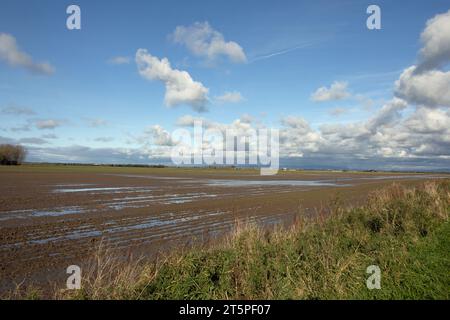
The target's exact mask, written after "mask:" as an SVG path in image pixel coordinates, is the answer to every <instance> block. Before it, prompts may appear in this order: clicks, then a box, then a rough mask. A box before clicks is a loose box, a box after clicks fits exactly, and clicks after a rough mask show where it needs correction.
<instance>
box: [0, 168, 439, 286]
mask: <svg viewBox="0 0 450 320" xmlns="http://www.w3.org/2000/svg"><path fill="white" fill-rule="evenodd" d="M258 173H259V171H256V170H232V169H216V170H214V169H171V168H163V169H157V168H113V167H95V166H91V167H69V166H67V167H65V166H21V167H2V168H0V177H1V182H2V183H1V184H0V279H1V280H0V288H1V290H3V291H4V290H6V289H8V288H11V287H13V286H14V285H15V284H18V283H20V282H22V281H25V282H40V283H42V282H46V281H48V280H51V279H55V278H61V279H65V277H66V275H65V270H66V268H67V266H69V265H73V264H75V265H81V266H82V265H84V264H85V263H86V260H87V257H89V255H90V254H91V253H92V251H93V250H94V249H95V248H96V247H97V246H98V244H99V243H100V242H101V243H102V244H103V245H104V246H107V247H109V248H111V249H112V250H116V251H115V252H117V254H118V255H123V256H126V255H131V254H132V255H141V254H143V255H145V256H146V257H149V258H155V257H156V256H158V254H160V253H164V252H167V251H168V250H170V248H174V247H177V248H179V247H183V246H189V245H191V244H193V243H198V242H206V241H211V240H214V239H217V238H220V237H221V236H223V235H224V234H226V232H228V231H230V230H231V229H232V228H233V227H234V226H235V225H236V223H237V222H242V221H245V222H256V223H258V224H261V225H265V226H271V225H274V224H278V223H284V224H289V221H292V219H293V218H295V216H296V215H298V214H306V215H309V214H315V213H316V212H317V210H321V208H322V209H323V208H326V207H327V206H328V205H329V203H330V201H331V200H333V199H337V198H339V199H341V200H342V201H343V202H344V203H345V204H346V205H355V204H358V203H359V202H361V201H363V200H364V199H365V197H366V195H367V193H368V192H370V191H371V190H374V189H376V188H378V187H381V186H383V185H387V184H390V183H392V182H393V181H397V182H399V183H404V184H416V183H419V182H420V181H423V180H424V179H433V178H442V177H444V176H443V175H430V174H427V175H424V174H389V173H349V172H346V173H342V172H318V171H311V172H308V171H306V172H305V171H303V172H301V171H298V172H294V171H292V172H281V173H279V174H278V175H277V176H270V177H261V176H260V175H259V174H258ZM62 281H63V280H62ZM63 283H64V282H63Z"/></svg>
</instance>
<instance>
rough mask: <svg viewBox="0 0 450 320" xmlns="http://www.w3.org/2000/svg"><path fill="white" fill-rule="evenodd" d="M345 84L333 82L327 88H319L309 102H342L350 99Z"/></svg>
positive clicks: (346, 84)
mask: <svg viewBox="0 0 450 320" xmlns="http://www.w3.org/2000/svg"><path fill="white" fill-rule="evenodd" d="M347 86H348V83H347V82H341V81H335V82H333V84H332V85H331V86H330V87H329V88H327V87H320V88H319V89H317V90H316V92H314V93H313V94H312V95H311V100H313V101H316V102H323V101H335V100H342V99H346V98H348V97H350V93H349V92H348V91H347Z"/></svg>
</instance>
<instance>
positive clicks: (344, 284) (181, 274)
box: [23, 180, 450, 299]
mask: <svg viewBox="0 0 450 320" xmlns="http://www.w3.org/2000/svg"><path fill="white" fill-rule="evenodd" d="M329 209H330V211H329V212H328V213H326V212H319V213H318V215H317V216H316V217H315V218H313V219H306V218H304V217H303V216H302V215H299V217H298V219H297V221H296V222H295V223H294V224H293V225H292V226H291V227H290V228H288V229H286V228H284V229H283V228H281V227H278V228H275V229H274V230H263V229H261V228H259V227H256V226H254V225H243V226H242V225H241V226H237V227H236V231H235V232H234V233H233V234H232V235H230V236H229V237H228V238H227V239H225V240H221V241H220V242H218V243H216V244H213V245H209V246H203V247H194V248H191V249H186V250H185V251H178V252H172V253H171V254H170V255H169V256H167V257H165V258H164V259H161V260H159V261H157V262H146V261H145V260H137V261H136V260H135V261H129V262H127V263H123V262H120V261H119V260H117V259H115V258H114V255H113V254H111V252H108V251H107V250H99V251H98V253H97V255H96V256H95V257H94V259H93V263H92V264H91V267H90V268H88V270H85V271H83V272H84V273H83V274H84V276H83V279H82V289H81V290H78V291H64V290H57V291H55V297H56V298H62V299H449V298H450V274H449V271H450V260H449V258H450V257H449V255H450V254H449V253H450V222H449V220H448V218H449V213H450V181H448V180H447V181H440V182H424V183H423V184H422V185H421V186H419V187H415V188H411V187H405V186H401V185H396V184H394V185H392V186H390V187H387V188H384V189H381V190H378V191H375V192H373V193H371V194H370V195H369V197H368V200H367V203H366V204H365V205H363V206H360V207H356V208H351V209H346V208H343V207H342V206H340V205H339V202H338V201H336V202H334V203H332V204H331V205H330V208H329ZM369 265H377V266H379V268H380V270H381V289H379V290H377V289H374V290H369V289H368V288H367V287H366V279H367V278H368V276H369V275H368V274H366V268H367V267H368V266H369ZM33 292H36V291H33ZM23 297H27V296H26V295H23ZM35 297H36V294H33V298H35Z"/></svg>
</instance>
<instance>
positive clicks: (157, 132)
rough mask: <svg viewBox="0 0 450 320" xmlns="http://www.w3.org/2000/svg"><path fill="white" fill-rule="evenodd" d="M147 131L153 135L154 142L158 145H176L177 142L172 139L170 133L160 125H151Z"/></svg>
mask: <svg viewBox="0 0 450 320" xmlns="http://www.w3.org/2000/svg"><path fill="white" fill-rule="evenodd" d="M146 133H147V134H149V135H150V136H151V137H152V139H153V143H154V144H155V145H157V146H173V145H175V143H174V142H173V141H172V138H171V136H170V133H169V132H168V131H167V130H165V129H164V128H163V127H161V126H160V125H154V126H151V127H150V128H148V129H147V130H146Z"/></svg>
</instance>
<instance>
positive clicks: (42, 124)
mask: <svg viewBox="0 0 450 320" xmlns="http://www.w3.org/2000/svg"><path fill="white" fill-rule="evenodd" d="M61 124H62V121H61V120H53V119H48V120H36V123H35V125H36V128H38V129H55V128H56V127H59V126H60V125H61Z"/></svg>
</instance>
